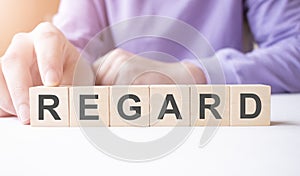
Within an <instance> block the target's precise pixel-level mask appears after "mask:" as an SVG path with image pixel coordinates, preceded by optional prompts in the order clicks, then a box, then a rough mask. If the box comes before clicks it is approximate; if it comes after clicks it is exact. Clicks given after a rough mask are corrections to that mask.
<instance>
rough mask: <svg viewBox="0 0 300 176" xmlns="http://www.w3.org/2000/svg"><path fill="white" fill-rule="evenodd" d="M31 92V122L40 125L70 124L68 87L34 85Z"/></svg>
mask: <svg viewBox="0 0 300 176" xmlns="http://www.w3.org/2000/svg"><path fill="white" fill-rule="evenodd" d="M29 94H30V107H35V108H30V123H31V126H39V127H50V126H55V127H58V126H60V127H68V126H69V100H68V99H69V91H68V87H32V88H30V89H29Z"/></svg>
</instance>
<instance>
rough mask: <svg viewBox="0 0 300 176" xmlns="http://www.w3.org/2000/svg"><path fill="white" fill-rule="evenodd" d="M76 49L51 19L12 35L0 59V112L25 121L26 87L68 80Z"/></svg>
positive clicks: (61, 82)
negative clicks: (50, 21)
mask: <svg viewBox="0 0 300 176" xmlns="http://www.w3.org/2000/svg"><path fill="white" fill-rule="evenodd" d="M78 58H79V52H78V51H77V49H76V48H75V47H73V46H72V45H71V44H70V43H69V42H68V40H67V39H66V38H65V37H64V35H63V34H62V33H61V32H60V31H59V30H58V29H57V28H56V27H54V26H53V25H52V24H51V23H41V24H40V25H38V26H37V27H36V28H35V29H34V30H33V31H32V32H30V33H20V34H17V35H15V36H14V38H13V40H12V42H11V44H10V46H9V47H8V49H7V51H6V53H5V54H4V56H3V57H2V58H1V62H0V96H1V99H0V116H2V117H3V116H7V115H17V116H18V117H19V118H20V120H21V121H22V122H23V123H24V124H28V123H29V88H30V87H32V86H39V85H45V86H59V85H60V84H70V83H72V78H73V77H72V75H73V70H74V67H75V64H76V59H78Z"/></svg>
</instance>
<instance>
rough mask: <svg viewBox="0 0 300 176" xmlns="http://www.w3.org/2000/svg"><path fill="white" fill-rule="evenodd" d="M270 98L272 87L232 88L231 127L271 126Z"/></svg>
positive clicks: (235, 86) (243, 86)
mask: <svg viewBox="0 0 300 176" xmlns="http://www.w3.org/2000/svg"><path fill="white" fill-rule="evenodd" d="M270 98H271V87H270V86H265V85H232V86H230V125H232V126H268V125H270Z"/></svg>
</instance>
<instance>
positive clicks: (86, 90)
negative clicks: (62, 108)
mask: <svg viewBox="0 0 300 176" xmlns="http://www.w3.org/2000/svg"><path fill="white" fill-rule="evenodd" d="M69 98H70V126H71V127H76V126H82V127H101V126H102V127H103V126H109V87H107V86H93V87H70V93H69Z"/></svg>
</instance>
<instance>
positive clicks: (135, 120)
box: [30, 85, 271, 127]
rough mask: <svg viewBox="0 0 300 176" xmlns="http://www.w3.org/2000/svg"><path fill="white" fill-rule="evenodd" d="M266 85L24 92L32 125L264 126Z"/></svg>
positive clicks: (267, 98)
mask: <svg viewBox="0 0 300 176" xmlns="http://www.w3.org/2000/svg"><path fill="white" fill-rule="evenodd" d="M270 96H271V88H270V86H266V85H150V86H146V85H145V86H142V85H140V86H92V87H32V88H30V120H31V125H32V126H71V127H75V126H91V127H97V126H138V127H148V126H267V125H270Z"/></svg>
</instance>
